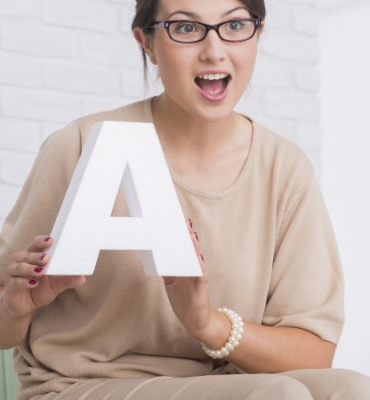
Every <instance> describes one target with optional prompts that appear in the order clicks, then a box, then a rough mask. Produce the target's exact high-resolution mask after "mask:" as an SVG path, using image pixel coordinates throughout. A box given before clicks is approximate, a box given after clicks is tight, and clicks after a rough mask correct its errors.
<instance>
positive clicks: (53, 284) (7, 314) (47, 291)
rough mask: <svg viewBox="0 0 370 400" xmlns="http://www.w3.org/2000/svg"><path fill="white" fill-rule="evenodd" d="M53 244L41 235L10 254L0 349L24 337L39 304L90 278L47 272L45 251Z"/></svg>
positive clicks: (2, 291) (0, 295)
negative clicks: (24, 247)
mask: <svg viewBox="0 0 370 400" xmlns="http://www.w3.org/2000/svg"><path fill="white" fill-rule="evenodd" d="M51 245H52V240H51V239H50V238H49V237H45V236H38V237H36V238H35V239H34V240H33V241H32V242H31V243H30V245H29V246H28V247H27V248H26V249H25V250H24V251H21V252H18V253H13V254H12V255H11V257H10V258H11V263H10V265H9V266H8V267H7V268H6V277H5V287H1V286H0V327H1V329H0V349H8V348H10V347H14V346H16V345H18V344H19V343H20V342H21V341H22V340H23V339H24V338H25V336H26V334H27V332H28V328H29V326H30V324H31V322H32V319H33V317H34V314H35V312H36V311H37V310H38V309H39V308H41V307H45V306H47V305H48V304H50V303H51V302H53V301H54V300H55V298H56V297H57V296H58V295H59V294H60V293H62V292H64V291H65V290H67V289H73V288H76V287H78V286H81V285H83V284H85V283H86V281H87V280H86V277H84V276H47V275H44V272H45V271H44V267H45V265H46V264H47V262H48V255H47V254H46V253H44V251H45V250H46V249H47V248H49V247H50V246H51ZM45 254H46V255H45Z"/></svg>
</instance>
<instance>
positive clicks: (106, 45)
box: [0, 0, 321, 228]
mask: <svg viewBox="0 0 370 400" xmlns="http://www.w3.org/2000/svg"><path fill="white" fill-rule="evenodd" d="M317 4H318V1H317V0H266V7H267V12H268V16H267V20H266V29H265V33H264V34H263V35H262V37H261V38H260V43H259V46H260V54H259V57H258V60H257V64H256V70H255V73H254V76H253V79H252V82H251V84H250V86H249V88H248V90H247V91H246V93H245V95H244V96H243V97H242V99H241V101H240V102H239V104H238V105H237V110H239V111H242V112H243V113H246V114H250V115H251V116H252V117H254V118H256V119H258V120H259V121H260V122H261V123H263V124H265V125H267V126H268V127H269V128H271V129H272V130H274V131H275V132H276V133H278V134H280V135H282V136H284V137H287V138H289V139H290V140H293V141H295V142H296V143H297V144H298V145H299V146H301V147H302V148H303V150H305V151H306V152H307V154H308V155H309V157H310V159H311V160H312V162H313V164H314V167H315V170H316V173H317V175H318V176H320V148H321V141H320V138H321V132H320V127H319V120H320V102H319V99H318V90H319V86H320V80H319V76H318V72H317V64H318V62H319V45H318V41H317V26H318V10H317ZM134 8H135V2H134V1H133V0H78V1H75V0H11V1H10V0H0V228H1V226H2V223H3V221H4V218H5V216H6V215H7V214H8V212H9V211H10V209H11V207H12V206H13V204H14V202H15V200H16V198H17V196H18V194H19V191H20V189H21V186H22V185H23V183H24V180H25V178H26V176H27V174H28V172H29V170H30V168H31V165H32V163H33V161H34V158H35V156H36V154H37V151H38V149H39V147H40V145H41V143H42V142H43V140H45V138H46V137H47V136H48V135H49V134H50V133H51V132H53V131H55V130H57V129H59V128H60V127H62V126H63V125H65V124H67V123H68V122H70V121H71V120H73V119H75V118H78V117H79V116H81V115H84V114H89V113H92V112H96V111H99V110H106V109H110V108H116V107H119V106H120V105H122V104H126V103H129V102H131V101H135V100H139V99H141V98H143V97H144V96H145V90H144V85H143V79H142V76H143V75H142V69H141V54H140V51H139V49H138V47H137V45H136V43H135V41H134V39H133V37H132V35H131V31H130V25H131V20H132V16H133V14H134ZM150 81H151V82H153V85H152V89H149V91H148V92H147V95H152V94H154V93H158V92H160V90H161V86H160V84H158V83H156V74H155V70H154V71H153V74H152V78H151V79H150Z"/></svg>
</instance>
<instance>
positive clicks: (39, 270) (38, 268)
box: [33, 267, 44, 273]
mask: <svg viewBox="0 0 370 400" xmlns="http://www.w3.org/2000/svg"><path fill="white" fill-rule="evenodd" d="M43 269H44V268H42V267H36V268H34V269H33V270H34V271H35V272H37V273H40V272H42V271H43Z"/></svg>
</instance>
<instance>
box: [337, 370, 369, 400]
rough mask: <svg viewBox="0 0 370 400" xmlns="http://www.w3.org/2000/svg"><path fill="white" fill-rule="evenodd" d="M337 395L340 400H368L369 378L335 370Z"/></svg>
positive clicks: (359, 374)
mask: <svg viewBox="0 0 370 400" xmlns="http://www.w3.org/2000/svg"><path fill="white" fill-rule="evenodd" d="M337 371H338V374H337V377H336V378H337V382H338V383H337V385H336V387H337V393H336V396H334V397H333V398H335V399H338V400H339V399H340V400H342V399H343V400H347V399H351V400H370V377H368V376H366V375H363V374H361V373H359V372H356V371H350V370H345V369H339V370H337Z"/></svg>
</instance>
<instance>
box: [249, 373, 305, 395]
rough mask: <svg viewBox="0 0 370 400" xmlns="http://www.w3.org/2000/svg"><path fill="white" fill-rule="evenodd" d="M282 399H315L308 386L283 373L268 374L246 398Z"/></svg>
mask: <svg viewBox="0 0 370 400" xmlns="http://www.w3.org/2000/svg"><path fill="white" fill-rule="evenodd" d="M260 399H279V400H280V399H281V400H297V399H299V400H313V397H312V396H311V393H310V391H309V390H308V388H307V387H306V386H305V385H304V384H303V383H301V382H298V381H297V380H296V379H293V378H290V377H288V376H282V375H268V379H265V380H264V381H262V382H261V383H260V384H259V385H258V386H257V387H256V388H255V389H254V390H253V391H252V392H251V393H249V394H248V396H247V397H246V398H245V400H260Z"/></svg>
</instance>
